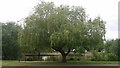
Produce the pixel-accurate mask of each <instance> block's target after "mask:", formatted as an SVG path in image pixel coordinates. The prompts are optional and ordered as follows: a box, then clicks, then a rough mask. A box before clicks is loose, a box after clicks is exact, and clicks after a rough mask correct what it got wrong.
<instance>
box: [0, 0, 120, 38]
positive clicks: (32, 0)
mask: <svg viewBox="0 0 120 68" xmlns="http://www.w3.org/2000/svg"><path fill="white" fill-rule="evenodd" d="M44 1H46V2H51V1H52V2H54V3H55V4H56V5H58V6H59V5H61V4H63V5H70V6H73V5H74V6H82V7H83V8H85V10H86V13H87V14H88V16H89V18H95V17H97V16H100V17H101V18H102V19H103V20H104V21H106V31H107V32H106V38H107V39H116V38H118V1H120V0H44ZM38 2H39V0H0V22H7V21H15V22H17V21H19V20H21V19H22V18H25V17H26V16H28V15H29V14H30V12H31V11H32V8H34V6H35V5H37V3H38Z"/></svg>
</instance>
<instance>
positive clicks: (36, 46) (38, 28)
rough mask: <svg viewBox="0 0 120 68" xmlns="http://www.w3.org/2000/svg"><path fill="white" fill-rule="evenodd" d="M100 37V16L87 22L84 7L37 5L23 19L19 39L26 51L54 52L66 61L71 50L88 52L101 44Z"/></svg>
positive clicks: (102, 27) (102, 39)
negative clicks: (58, 53)
mask: <svg viewBox="0 0 120 68" xmlns="http://www.w3.org/2000/svg"><path fill="white" fill-rule="evenodd" d="M104 35H105V22H104V21H103V20H101V18H100V17H97V18H95V19H93V20H91V19H89V20H87V16H86V12H85V9H84V8H82V7H79V6H72V7H69V6H65V5H61V6H59V7H56V6H55V5H54V3H52V2H50V3H49V2H47V3H46V2H41V3H40V4H38V5H37V6H36V7H35V8H34V11H33V13H32V14H31V15H30V16H28V17H27V18H26V19H25V23H24V27H23V29H22V31H21V33H20V36H19V40H20V44H21V46H22V47H26V48H28V49H27V51H31V52H33V51H37V52H41V51H51V50H52V49H53V50H56V51H58V52H60V53H61V55H62V62H66V56H67V55H68V54H69V53H70V52H71V51H72V50H73V49H75V50H76V51H78V52H79V51H80V50H81V48H82V49H84V50H85V49H86V50H90V49H95V47H97V46H99V45H102V44H103V41H104Z"/></svg>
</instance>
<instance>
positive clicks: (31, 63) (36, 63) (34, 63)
mask: <svg viewBox="0 0 120 68" xmlns="http://www.w3.org/2000/svg"><path fill="white" fill-rule="evenodd" d="M66 64H118V61H69V62H67V63H61V62H55V61H26V62H25V61H21V62H19V61H13V60H3V61H2V66H39V65H66Z"/></svg>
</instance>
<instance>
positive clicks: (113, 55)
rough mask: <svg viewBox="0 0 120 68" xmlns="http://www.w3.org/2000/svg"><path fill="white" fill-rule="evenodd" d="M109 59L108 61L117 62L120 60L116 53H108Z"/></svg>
mask: <svg viewBox="0 0 120 68" xmlns="http://www.w3.org/2000/svg"><path fill="white" fill-rule="evenodd" d="M107 57H108V61H116V60H118V57H117V55H116V54H114V53H108V54H107Z"/></svg>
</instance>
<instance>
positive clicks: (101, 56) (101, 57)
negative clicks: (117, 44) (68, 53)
mask: <svg viewBox="0 0 120 68" xmlns="http://www.w3.org/2000/svg"><path fill="white" fill-rule="evenodd" d="M107 59H108V58H107V55H106V53H102V52H93V56H92V58H91V60H92V61H106V60H107Z"/></svg>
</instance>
